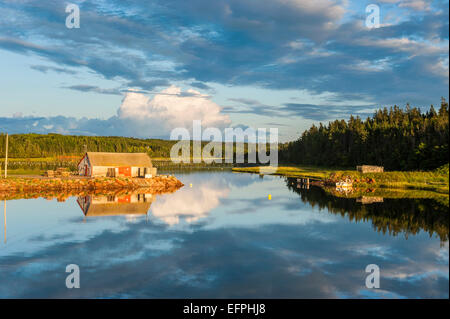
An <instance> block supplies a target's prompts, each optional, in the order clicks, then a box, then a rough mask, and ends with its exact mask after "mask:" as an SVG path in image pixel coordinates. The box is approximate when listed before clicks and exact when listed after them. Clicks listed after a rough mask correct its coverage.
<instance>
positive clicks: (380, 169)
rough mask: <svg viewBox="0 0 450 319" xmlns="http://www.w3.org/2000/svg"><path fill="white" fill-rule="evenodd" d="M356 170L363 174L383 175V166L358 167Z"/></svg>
mask: <svg viewBox="0 0 450 319" xmlns="http://www.w3.org/2000/svg"><path fill="white" fill-rule="evenodd" d="M356 170H357V171H358V172H361V173H363V174H364V173H383V172H384V167H383V166H373V165H361V166H356Z"/></svg>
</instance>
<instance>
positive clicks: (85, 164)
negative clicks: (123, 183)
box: [78, 152, 156, 178]
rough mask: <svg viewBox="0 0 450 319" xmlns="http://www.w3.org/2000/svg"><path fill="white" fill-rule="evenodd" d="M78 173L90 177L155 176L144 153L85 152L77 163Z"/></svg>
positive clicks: (154, 169)
mask: <svg viewBox="0 0 450 319" xmlns="http://www.w3.org/2000/svg"><path fill="white" fill-rule="evenodd" d="M78 173H79V175H82V176H90V177H101V176H104V177H106V176H107V177H125V176H127V177H145V178H150V177H153V176H155V175H156V168H155V167H153V165H152V161H151V160H150V157H149V156H148V155H147V154H146V153H106V152H87V153H86V154H85V155H84V156H83V158H82V159H81V160H80V162H79V163H78Z"/></svg>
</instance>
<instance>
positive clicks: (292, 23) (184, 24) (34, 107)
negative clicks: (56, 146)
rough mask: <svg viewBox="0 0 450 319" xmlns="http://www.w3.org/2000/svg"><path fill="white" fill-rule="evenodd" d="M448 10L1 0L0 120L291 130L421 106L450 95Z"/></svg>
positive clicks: (410, 0)
mask: <svg viewBox="0 0 450 319" xmlns="http://www.w3.org/2000/svg"><path fill="white" fill-rule="evenodd" d="M70 3H73V4H76V5H78V7H79V9H80V27H79V28H67V27H66V18H67V17H68V15H69V14H70V12H69V13H67V12H66V7H67V5H68V4H70ZM369 4H376V5H378V7H379V8H380V19H379V20H380V25H379V27H378V28H369V27H368V26H367V24H366V18H367V15H368V14H367V13H366V7H367V6H368V5H369ZM448 13H449V4H448V1H432V0H404V1H398V0H379V1H377V2H375V1H350V0H270V1H262V0H189V1H185V0H153V1H139V0H136V1H133V0H126V1H114V0H113V1H101V0H100V1H71V2H66V1H57V0H46V1H31V0H20V1H19V0H16V1H11V0H0V16H1V19H0V131H2V132H5V131H7V132H9V133H29V132H36V133H60V134H83V135H115V136H132V137H141V138H168V137H169V136H170V133H171V132H172V130H173V129H175V128H179V127H184V128H187V129H189V130H191V129H192V123H193V121H194V120H201V121H202V125H203V127H204V128H206V127H217V128H219V129H224V128H226V127H241V128H247V127H250V128H253V129H257V128H267V129H269V128H278V131H279V140H280V141H289V140H294V139H296V138H298V136H299V134H301V132H302V131H304V130H305V129H307V128H308V127H310V126H311V125H312V124H313V123H319V122H328V121H330V120H334V119H346V118H348V117H349V116H350V115H351V114H352V115H354V116H360V117H362V118H365V117H367V116H369V115H371V114H372V113H373V111H374V110H375V109H377V108H380V107H390V106H393V105H398V106H400V107H404V106H405V105H406V103H410V104H411V105H412V106H417V107H420V108H421V109H422V110H426V109H427V108H429V106H430V105H431V104H433V105H435V106H436V105H438V104H439V102H440V99H441V97H445V98H447V99H448V80H449V69H448V60H449V52H448V45H449V41H448V39H449V37H448V32H449V31H448V28H449V26H448V22H449V14H448Z"/></svg>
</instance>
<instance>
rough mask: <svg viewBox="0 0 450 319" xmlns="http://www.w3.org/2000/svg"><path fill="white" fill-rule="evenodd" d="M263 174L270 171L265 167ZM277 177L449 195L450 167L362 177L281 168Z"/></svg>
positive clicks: (309, 168) (353, 173)
mask: <svg viewBox="0 0 450 319" xmlns="http://www.w3.org/2000/svg"><path fill="white" fill-rule="evenodd" d="M262 169H263V171H264V170H266V171H267V168H264V167H263V168H262ZM233 172H247V173H258V174H259V173H260V172H261V170H260V167H237V168H233ZM271 174H273V175H282V176H287V177H298V178H312V179H319V180H322V181H326V180H332V181H338V180H342V179H347V178H350V179H351V180H352V181H353V185H354V186H355V187H360V188H367V187H370V188H392V189H417V190H426V191H433V192H439V193H444V194H445V193H446V194H448V192H449V175H448V174H449V169H448V164H447V165H444V166H443V167H441V168H439V169H436V170H434V171H427V172H422V171H412V172H400V171H396V172H384V173H366V174H362V173H360V172H358V171H355V170H341V169H332V168H319V167H312V166H280V167H278V168H276V170H275V168H274V171H273V172H272V173H271Z"/></svg>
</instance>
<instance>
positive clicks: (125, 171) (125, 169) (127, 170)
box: [119, 166, 131, 176]
mask: <svg viewBox="0 0 450 319" xmlns="http://www.w3.org/2000/svg"><path fill="white" fill-rule="evenodd" d="M119 175H123V176H131V167H130V166H122V167H119Z"/></svg>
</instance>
